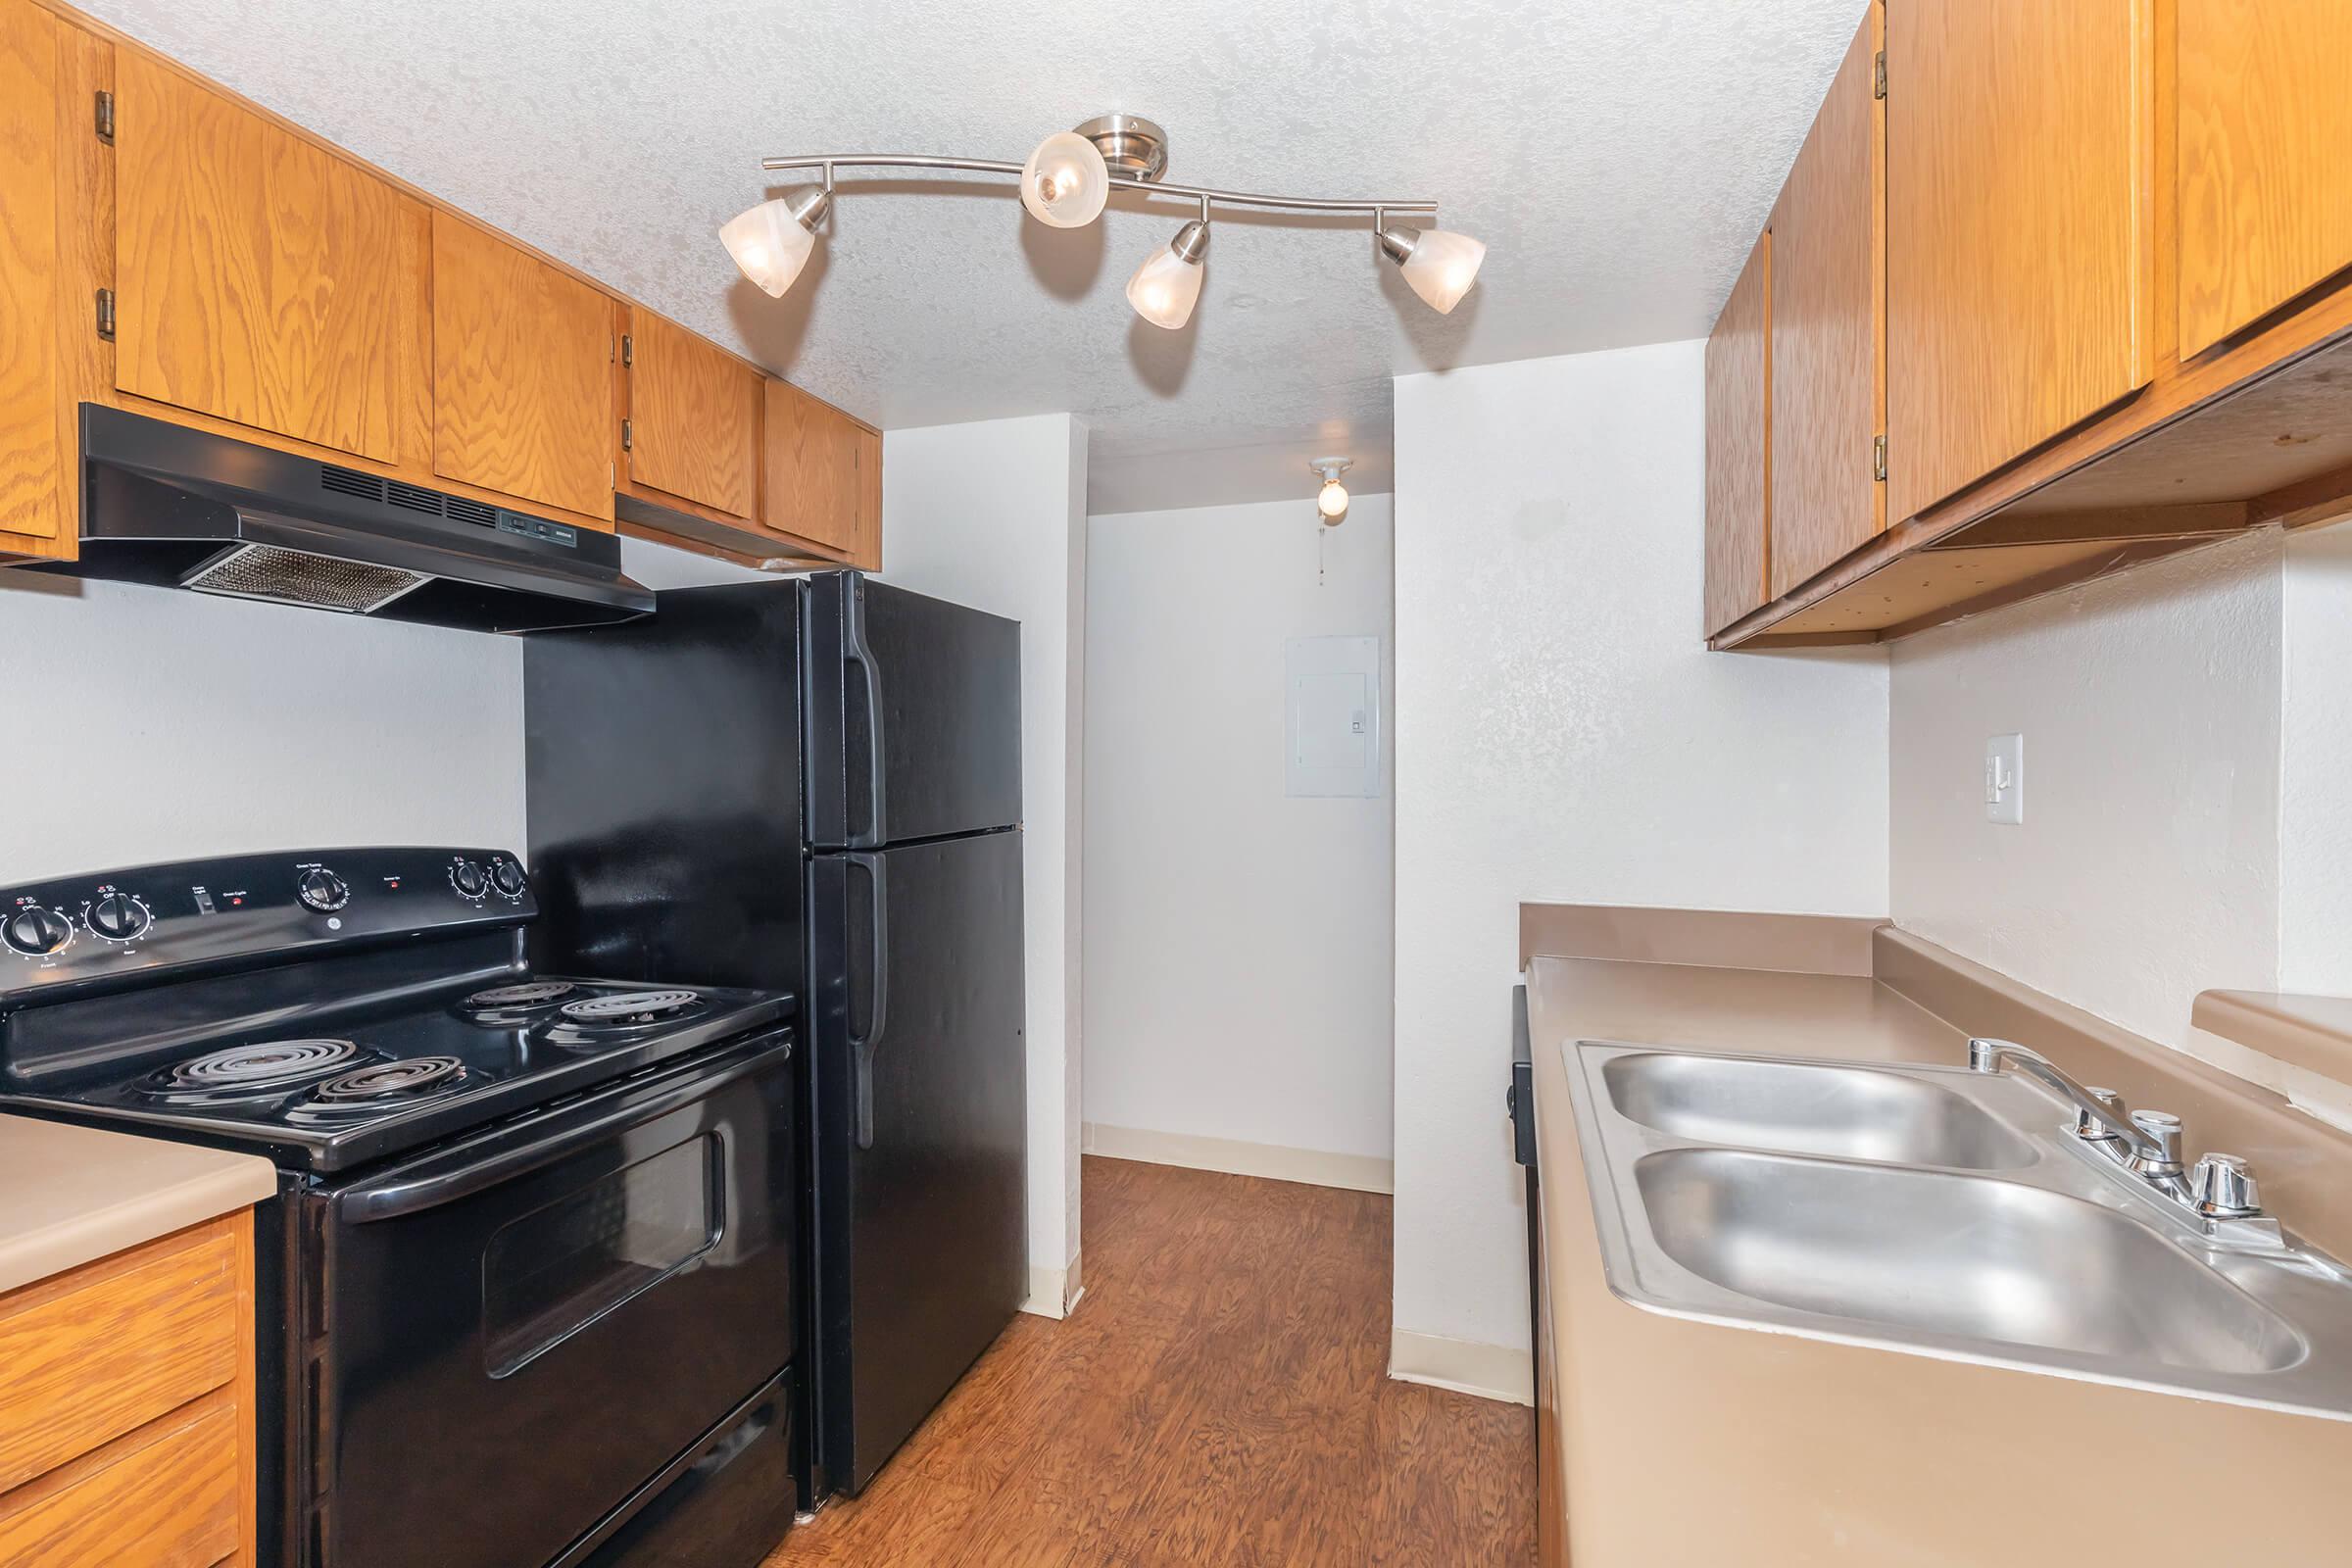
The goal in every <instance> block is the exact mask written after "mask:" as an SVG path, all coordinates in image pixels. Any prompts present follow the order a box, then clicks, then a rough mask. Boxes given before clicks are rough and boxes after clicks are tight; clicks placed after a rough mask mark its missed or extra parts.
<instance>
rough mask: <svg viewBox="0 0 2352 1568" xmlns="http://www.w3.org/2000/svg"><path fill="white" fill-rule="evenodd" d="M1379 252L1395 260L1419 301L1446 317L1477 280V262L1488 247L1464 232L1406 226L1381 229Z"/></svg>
mask: <svg viewBox="0 0 2352 1568" xmlns="http://www.w3.org/2000/svg"><path fill="white" fill-rule="evenodd" d="M1380 253H1381V254H1382V255H1383V256H1386V257H1387V258H1388V259H1389V260H1390V261H1392V262H1395V263H1396V264H1397V268H1398V269H1399V270H1401V271H1402V272H1403V273H1404V280H1405V282H1407V283H1409V284H1411V285H1412V290H1413V292H1414V293H1416V294H1418V295H1420V296H1421V300H1422V303H1423V304H1425V305H1427V306H1428V307H1429V308H1430V309H1431V310H1433V311H1436V312H1437V313H1438V314H1439V315H1440V316H1449V315H1451V314H1452V313H1453V308H1454V307H1455V306H1456V305H1459V304H1460V303H1461V302H1462V296H1463V295H1465V294H1467V293H1469V292H1470V285H1471V284H1473V283H1475V282H1477V281H1478V265H1479V263H1481V262H1483V261H1485V260H1486V259H1487V247H1486V246H1485V245H1484V244H1483V243H1481V242H1480V241H1478V240H1474V239H1472V238H1471V237H1470V236H1469V235H1467V234H1454V233H1448V232H1447V231H1446V230H1445V229H1442V228H1433V229H1429V230H1426V231H1424V232H1422V233H1418V234H1416V233H1414V232H1413V231H1412V230H1411V229H1409V228H1389V227H1387V226H1385V225H1384V226H1383V227H1382V228H1381V230H1380Z"/></svg>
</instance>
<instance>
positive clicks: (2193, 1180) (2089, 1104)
mask: <svg viewBox="0 0 2352 1568" xmlns="http://www.w3.org/2000/svg"><path fill="white" fill-rule="evenodd" d="M1968 1065H1969V1070H1970V1071H1972V1072H1986V1073H1991V1072H1999V1071H2000V1070H2001V1069H2002V1068H2003V1067H2012V1068H2015V1069H2016V1070H2017V1071H2019V1072H2022V1073H2024V1074H2025V1075H2026V1076H2028V1077H2030V1078H2034V1079H2035V1080H2037V1081H2039V1082H2041V1083H2043V1084H2046V1085H2048V1086H2049V1087H2050V1088H2051V1089H2053V1090H2055V1091H2056V1092H2057V1093H2058V1095H2059V1096H2060V1098H2062V1099H2065V1100H2067V1101H2070V1102H2072V1103H2073V1104H2074V1107H2075V1136H2076V1137H2077V1138H2080V1139H2082V1142H2084V1143H2085V1144H2088V1145H2089V1146H2090V1147H2091V1148H2093V1149H2095V1150H2097V1151H2099V1152H2101V1153H2103V1154H2105V1155H2106V1156H2107V1157H2108V1158H2110V1159H2112V1160H2114V1161H2115V1162H2116V1163H2117V1164H2118V1165H2121V1166H2122V1167H2123V1168H2124V1169H2126V1170H2128V1171H2130V1172H2131V1174H2133V1175H2134V1176H2137V1177H2138V1178H2139V1179H2140V1180H2142V1181H2144V1182H2146V1183H2147V1184H2148V1185H2149V1186H2150V1187H2153V1188H2154V1189H2156V1190H2157V1191H2158V1192H2160V1193H2162V1194H2164V1195H2165V1196H2166V1197H2167V1198H2170V1199H2172V1200H2173V1201H2175V1202H2178V1203H2180V1204H2181V1205H2182V1206H2183V1207H2185V1208H2188V1209H2191V1210H2193V1211H2194V1212H2195V1213H2197V1214H2198V1215H2199V1216H2201V1217H2203V1218H2205V1219H2209V1220H2245V1219H2255V1218H2258V1217H2260V1216H2261V1214H2262V1195H2261V1189H2260V1188H2259V1187H2258V1186H2257V1185H2256V1184H2255V1181H2254V1173H2253V1172H2252V1170H2250V1169H2249V1168H2248V1167H2247V1165H2246V1162H2245V1161H2244V1160H2242V1159H2240V1158H2238V1157H2237V1156H2236V1155H2235V1154H2223V1153H2209V1154H2207V1155H2206V1156H2205V1157H2204V1158H2202V1159H2200V1160H2198V1161H2197V1166H2196V1170H2195V1172H2194V1174H2193V1175H2192V1174H2191V1173H2190V1172H2188V1171H2187V1170H2186V1169H2184V1168H2183V1167H2182V1165H2181V1163H2180V1117H2178V1116H2176V1115H2174V1114H2173V1113H2172V1112H2170V1111H2164V1110H2131V1109H2128V1108H2127V1107H2126V1106H2125V1104H2124V1099H2123V1096H2121V1095H2119V1094H2117V1093H2116V1092H2115V1091H2114V1090H2112V1089H2096V1088H2088V1087H2085V1086H2084V1085H2082V1084H2079V1083H2077V1082H2075V1080H2074V1079H2072V1078H2070V1077H2068V1076H2067V1074H2066V1073H2065V1072H2064V1071H2063V1070H2062V1069H2061V1068H2060V1067H2059V1066H2058V1064H2057V1063H2056V1062H2054V1061H2052V1060H2050V1058H2049V1057H2047V1056H2045V1055H2043V1054H2041V1053H2040V1052H2038V1051H2031V1050H2028V1049H2027V1048H2026V1047H2024V1046H2021V1045H2019V1044H2018V1043H2017V1042H2015V1041H2014V1040H1990V1039H1984V1038H1974V1039H1971V1040H1970V1041H1969V1043H1968Z"/></svg>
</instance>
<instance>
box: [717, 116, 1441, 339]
mask: <svg viewBox="0 0 2352 1568" xmlns="http://www.w3.org/2000/svg"><path fill="white" fill-rule="evenodd" d="M760 168H762V169H765V170H768V171H771V172H778V171H788V170H820V171H822V172H823V175H824V183H823V185H822V186H821V187H820V188H817V189H814V190H804V191H802V192H800V193H797V194H796V195H793V196H790V197H778V198H774V199H771V200H769V201H765V202H762V203H760V205H759V206H758V207H754V208H752V209H751V210H750V211H749V212H745V213H741V214H738V215H737V216H736V217H734V218H732V219H730V220H728V221H727V222H726V223H725V224H724V225H722V226H721V227H720V229H719V231H718V232H719V238H720V239H721V240H723V241H724V242H725V244H726V247H727V250H728V252H729V253H730V254H731V255H733V256H734V258H735V264H736V266H738V267H740V268H741V269H742V270H743V272H744V275H745V276H747V277H749V278H750V279H751V280H752V281H753V282H755V283H757V284H759V285H760V287H761V288H762V289H765V290H766V291H767V292H768V293H769V294H771V295H776V296H781V295H782V294H783V293H784V292H785V290H787V289H789V288H791V287H792V285H793V283H794V281H795V280H796V279H797V278H799V276H800V274H801V269H802V267H803V266H804V265H805V264H806V263H807V262H808V260H809V251H810V249H811V248H812V247H813V245H814V243H815V231H816V226H817V224H818V223H819V222H820V221H822V220H823V218H824V216H825V213H826V210H827V209H828V208H829V207H830V205H831V202H832V197H833V191H834V186H833V175H834V171H835V170H836V169H843V168H850V169H920V170H929V171H944V172H950V173H966V174H998V175H1007V176H1010V177H1011V178H1012V179H1014V180H1015V181H1017V185H1018V190H1019V193H1020V198H1021V205H1022V207H1023V208H1025V209H1027V211H1028V213H1029V216H1031V217H1032V218H1035V219H1036V220H1037V221H1039V222H1041V223H1045V224H1047V225H1049V226H1051V227H1054V228H1083V227H1085V226H1086V225H1087V224H1089V223H1092V222H1093V221H1095V220H1096V219H1098V218H1100V217H1102V215H1103V206H1104V204H1105V203H1106V202H1108V200H1109V199H1110V193H1111V192H1112V191H1114V190H1135V191H1149V192H1153V193H1156V194H1159V195H1163V196H1180V197H1189V198H1191V199H1193V200H1195V201H1198V202H1199V203H1200V204H1201V212H1200V216H1199V217H1198V218H1196V219H1194V220H1193V221H1190V222H1188V223H1186V224H1185V225H1184V227H1183V228H1182V229H1180V230H1178V231H1177V234H1176V237H1175V240H1174V241H1173V242H1172V243H1171V244H1169V245H1168V246H1166V247H1164V248H1161V249H1155V250H1154V251H1153V252H1152V255H1150V256H1149V257H1147V258H1146V259H1145V261H1144V264H1143V265H1142V266H1141V267H1139V268H1138V269H1136V271H1135V275H1134V276H1133V277H1132V278H1130V279H1129V280H1128V284H1127V300H1128V303H1129V304H1131V305H1132V306H1134V307H1135V310H1136V314H1137V315H1139V316H1141V317H1143V319H1145V320H1147V321H1150V322H1152V324H1153V325H1155V326H1164V327H1169V328H1176V327H1181V326H1183V325H1184V324H1185V323H1186V322H1188V321H1189V320H1191V319H1192V315H1193V307H1194V305H1195V304H1196V303H1197V302H1198V301H1199V299H1200V297H1201V277H1202V272H1201V258H1202V256H1203V254H1204V253H1205V252H1206V250H1207V248H1208V226H1209V219H1210V209H1211V207H1212V206H1213V205H1223V206H1226V207H1253V208H1260V209H1266V210H1270V211H1274V212H1289V213H1303V214H1334V213H1339V214H1350V213H1352V214H1361V215H1363V216H1364V217H1367V218H1369V219H1371V220H1372V231H1373V233H1374V235H1375V236H1376V238H1377V239H1378V241H1379V246H1378V250H1379V254H1381V255H1383V256H1386V257H1387V258H1388V259H1389V260H1390V261H1392V262H1395V263H1396V264H1397V267H1398V268H1399V269H1400V270H1402V272H1403V274H1404V280H1405V282H1407V283H1408V284H1410V285H1411V286H1412V290H1413V292H1414V293H1416V294H1418V295H1420V296H1421V298H1422V299H1423V300H1425V301H1427V302H1428V304H1429V305H1430V306H1431V307H1432V308H1433V309H1435V310H1437V311H1439V312H1441V313H1444V312H1447V311H1450V310H1452V309H1453V307H1454V305H1455V304H1456V303H1457V302H1458V301H1459V300H1460V299H1461V297H1462V295H1463V294H1465V293H1467V292H1468V291H1469V288H1470V285H1471V284H1472V283H1473V282H1474V281H1476V279H1477V277H1478V269H1479V264H1480V263H1481V262H1482V261H1483V260H1484V259H1485V256H1486V251H1487V248H1486V246H1484V245H1482V244H1480V243H1479V242H1478V241H1477V240H1474V239H1471V238H1469V237H1468V236H1467V235H1463V234H1453V233H1448V232H1446V230H1444V229H1436V228H1432V229H1425V230H1422V231H1419V232H1415V231H1413V230H1411V229H1404V228H1392V227H1390V226H1389V215H1390V214H1392V213H1395V214H1399V215H1404V216H1409V217H1418V218H1425V219H1426V218H1434V217H1435V216H1436V215H1437V211H1438V204H1437V203H1436V202H1434V201H1424V200H1403V199H1396V200H1388V201H1361V200H1351V199H1339V200H1334V199H1330V198H1326V197H1319V196H1274V195H1266V194H1262V193H1260V192H1255V191H1239V190H1221V189H1217V188H1215V187H1212V186H1206V185H1176V184H1170V183H1168V181H1167V178H1166V175H1167V169H1168V133H1167V132H1166V131H1165V130H1163V129H1161V128H1160V127H1159V126H1158V125H1157V124H1154V123H1152V122H1151V121H1149V120H1146V119H1144V118H1143V117H1142V116H1140V115H1129V114H1108V115H1098V116H1096V117H1095V118H1094V119H1092V120H1089V121H1087V122H1085V123H1082V124H1080V125H1079V126H1078V127H1077V128H1076V129H1074V130H1063V131H1056V132H1054V134H1053V135H1051V136H1048V137H1047V138H1046V139H1045V140H1044V141H1042V142H1040V143H1038V145H1037V149H1036V151H1034V152H1032V153H1031V154H1030V155H1029V158H1028V161H1027V162H1026V163H1019V164H1013V163H1006V162H1004V161H1003V160H1000V159H993V158H955V157H945V156H939V157H934V156H932V155H929V154H923V153H811V154H806V155H802V156H798V157H791V158H766V159H762V160H760Z"/></svg>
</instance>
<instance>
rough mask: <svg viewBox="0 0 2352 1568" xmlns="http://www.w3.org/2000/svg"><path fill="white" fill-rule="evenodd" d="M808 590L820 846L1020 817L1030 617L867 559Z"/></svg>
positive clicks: (870, 843)
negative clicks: (909, 587) (891, 581)
mask: <svg viewBox="0 0 2352 1568" xmlns="http://www.w3.org/2000/svg"><path fill="white" fill-rule="evenodd" d="M806 591H807V593H808V596H809V599H808V614H807V617H806V624H807V627H808V631H807V649H806V655H805V659H804V662H805V664H806V666H807V669H808V700H807V708H806V711H807V714H808V739H807V743H806V751H807V754H808V779H809V786H808V787H809V795H808V827H809V844H810V845H811V846H814V847H816V848H819V849H860V850H870V849H874V848H877V847H879V846H882V845H888V844H904V843H907V842H910V841H912V840H916V839H929V838H943V837H946V836H948V835H950V834H956V833H975V832H981V831H985V830H986V829H989V828H999V827H1011V826H1013V825H1014V824H1016V823H1018V822H1019V821H1020V819H1021V628H1020V623H1019V622H1018V621H1011V620H1006V619H1004V618H1003V617H1002V616H998V615H990V614H984V613H981V612H979V611H977V610H967V609H965V608H964V607H963V606H961V605H951V604H949V603H947V602H946V601H945V600H940V599H927V598H925V597H924V596H923V595H921V594H911V593H908V592H907V591H906V590H905V589H902V588H892V587H889V586H887V585H885V584H883V583H878V582H873V581H870V580H868V579H867V578H866V577H865V576H864V575H863V574H862V573H859V572H855V571H836V572H824V573H820V574H819V575H817V576H814V577H811V578H809V581H808V585H807V590H806Z"/></svg>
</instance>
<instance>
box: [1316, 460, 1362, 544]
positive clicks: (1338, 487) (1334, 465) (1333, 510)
mask: <svg viewBox="0 0 2352 1568" xmlns="http://www.w3.org/2000/svg"><path fill="white" fill-rule="evenodd" d="M1354 466H1355V460H1354V459H1353V458H1316V459H1314V460H1313V461H1312V462H1310V463H1308V464H1307V466H1306V467H1307V471H1308V472H1309V473H1317V474H1321V475H1322V476H1323V488H1322V489H1320V490H1318V491H1316V492H1315V512H1316V515H1318V516H1319V517H1320V518H1321V520H1322V523H1323V526H1324V527H1326V528H1337V527H1338V526H1339V525H1340V520H1341V519H1342V518H1343V517H1345V516H1347V515H1348V487H1347V486H1346V485H1344V484H1342V483H1340V475H1341V474H1343V473H1346V472H1347V471H1348V469H1349V468H1352V467H1354Z"/></svg>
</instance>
